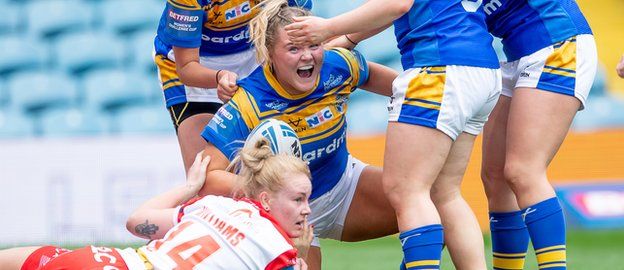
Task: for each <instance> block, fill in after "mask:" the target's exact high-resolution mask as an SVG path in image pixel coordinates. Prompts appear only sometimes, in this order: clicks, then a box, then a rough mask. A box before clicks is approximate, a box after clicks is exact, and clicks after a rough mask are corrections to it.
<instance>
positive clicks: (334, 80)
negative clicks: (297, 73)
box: [323, 74, 342, 91]
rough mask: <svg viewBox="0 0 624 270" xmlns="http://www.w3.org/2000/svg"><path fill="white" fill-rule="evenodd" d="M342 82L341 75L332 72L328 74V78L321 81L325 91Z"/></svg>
mask: <svg viewBox="0 0 624 270" xmlns="http://www.w3.org/2000/svg"><path fill="white" fill-rule="evenodd" d="M341 82H342V75H338V76H334V74H330V75H329V78H328V79H327V80H326V81H324V82H323V89H324V90H325V91H327V90H329V89H332V88H334V87H336V86H338V85H340V83H341Z"/></svg>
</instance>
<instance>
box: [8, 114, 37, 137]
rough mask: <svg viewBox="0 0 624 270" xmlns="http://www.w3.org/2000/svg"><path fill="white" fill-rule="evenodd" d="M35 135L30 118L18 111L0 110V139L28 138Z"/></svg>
mask: <svg viewBox="0 0 624 270" xmlns="http://www.w3.org/2000/svg"><path fill="white" fill-rule="evenodd" d="M34 134H35V124H34V123H33V121H32V118H31V117H29V116H27V115H25V114H23V113H22V112H21V111H19V110H13V109H9V108H7V109H4V110H0V139H6V138H28V137H31V136H33V135H34Z"/></svg>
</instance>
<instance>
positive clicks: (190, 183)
mask: <svg viewBox="0 0 624 270" xmlns="http://www.w3.org/2000/svg"><path fill="white" fill-rule="evenodd" d="M203 154H204V151H201V152H199V153H197V156H195V162H193V165H191V167H190V168H189V170H188V176H187V177H186V186H187V187H188V188H189V189H191V191H192V192H194V193H195V194H197V193H198V192H199V190H201V188H202V187H203V186H204V183H205V182H206V170H207V169H208V164H209V163H210V156H206V157H204V158H202V156H203Z"/></svg>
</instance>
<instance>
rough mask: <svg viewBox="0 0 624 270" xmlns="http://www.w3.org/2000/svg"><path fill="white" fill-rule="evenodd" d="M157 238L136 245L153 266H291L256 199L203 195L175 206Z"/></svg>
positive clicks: (288, 251)
mask: <svg viewBox="0 0 624 270" xmlns="http://www.w3.org/2000/svg"><path fill="white" fill-rule="evenodd" d="M175 222H176V223H177V224H176V225H175V226H174V227H173V228H172V229H171V230H169V232H167V234H166V235H165V237H164V238H163V239H161V240H157V241H153V242H151V243H150V244H148V245H147V246H144V247H141V248H139V253H142V254H143V255H144V256H145V258H146V259H147V261H149V263H151V264H152V265H153V266H154V269H196V270H203V269H267V270H278V269H284V268H288V267H290V266H292V265H294V264H295V262H296V258H297V251H296V250H295V249H294V248H293V246H292V242H291V240H290V238H288V236H287V235H286V233H285V232H284V231H283V230H282V229H281V227H280V226H279V225H278V224H277V223H276V221H275V220H274V219H273V217H271V216H270V215H269V214H268V213H267V212H266V211H264V210H263V209H262V207H259V204H258V203H257V202H254V201H251V200H248V199H242V200H234V199H231V198H226V197H220V196H212V195H209V196H205V197H203V198H201V199H198V200H194V201H193V200H192V201H190V202H189V203H187V204H186V205H183V206H181V207H180V208H179V211H178V216H177V218H176V221H175Z"/></svg>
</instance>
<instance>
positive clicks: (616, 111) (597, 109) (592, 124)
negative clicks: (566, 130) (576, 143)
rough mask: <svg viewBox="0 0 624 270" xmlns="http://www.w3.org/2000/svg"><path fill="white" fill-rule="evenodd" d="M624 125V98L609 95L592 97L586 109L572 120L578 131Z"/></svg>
mask: <svg viewBox="0 0 624 270" xmlns="http://www.w3.org/2000/svg"><path fill="white" fill-rule="evenodd" d="M622 126H624V100H621V99H618V98H615V97H611V96H608V95H605V96H593V97H590V98H589V99H588V100H587V104H586V106H585V110H583V111H581V112H579V113H578V114H577V115H576V117H575V118H574V122H572V129H574V130H576V131H592V130H596V129H608V128H621V127H622Z"/></svg>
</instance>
